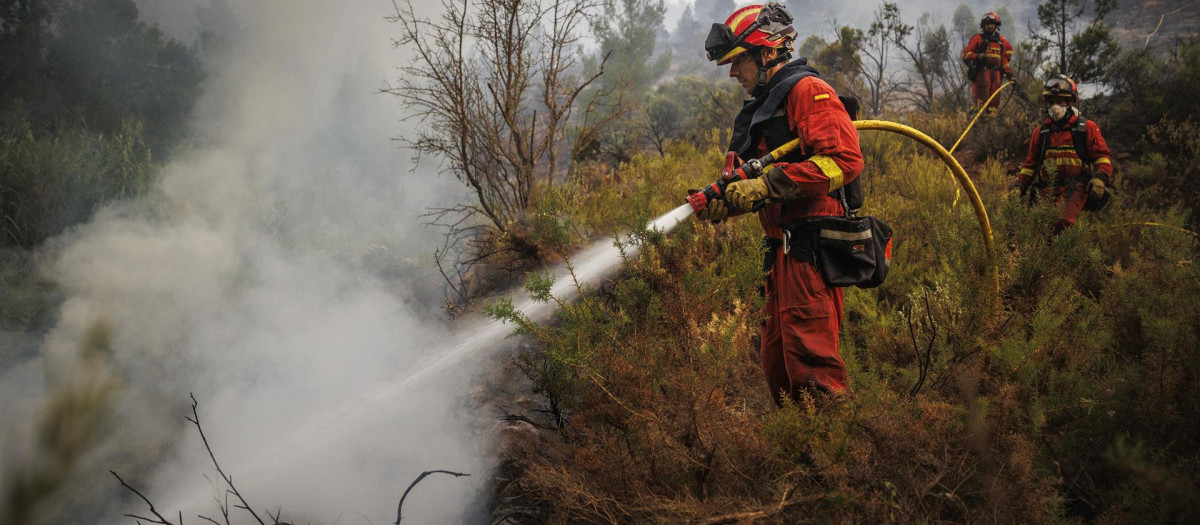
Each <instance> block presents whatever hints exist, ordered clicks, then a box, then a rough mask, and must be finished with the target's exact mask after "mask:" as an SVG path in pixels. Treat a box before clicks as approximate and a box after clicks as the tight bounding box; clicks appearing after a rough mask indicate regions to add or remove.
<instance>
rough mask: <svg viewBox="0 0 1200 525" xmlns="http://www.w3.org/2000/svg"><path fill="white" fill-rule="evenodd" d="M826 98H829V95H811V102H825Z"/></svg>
mask: <svg viewBox="0 0 1200 525" xmlns="http://www.w3.org/2000/svg"><path fill="white" fill-rule="evenodd" d="M827 98H829V93H821V94H820V95H813V102H816V101H818V100H825V99H827Z"/></svg>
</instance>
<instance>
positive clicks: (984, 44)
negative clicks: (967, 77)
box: [962, 12, 1013, 110]
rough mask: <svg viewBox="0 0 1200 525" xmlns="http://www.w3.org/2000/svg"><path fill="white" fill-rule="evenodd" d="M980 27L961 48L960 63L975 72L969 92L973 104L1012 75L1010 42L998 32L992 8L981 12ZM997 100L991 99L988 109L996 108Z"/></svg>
mask: <svg viewBox="0 0 1200 525" xmlns="http://www.w3.org/2000/svg"><path fill="white" fill-rule="evenodd" d="M979 28H980V31H979V33H978V34H976V35H975V36H973V37H971V41H970V42H967V47H964V48H963V52H962V58H963V63H965V64H966V65H967V67H968V71H972V72H973V74H974V75H975V80H973V81H972V82H971V93H972V94H973V95H974V96H975V105H976V106H980V105H982V104H983V103H984V102H986V101H987V99H988V97H991V96H992V93H995V92H996V90H997V89H1000V85H1001V84H1002V80H1003V79H1004V78H1011V77H1012V69H1010V68H1009V65H1008V61H1009V60H1010V59H1012V54H1013V47H1012V44H1009V43H1008V39H1007V38H1004V35H1001V34H1000V30H999V29H1000V16H999V15H997V14H996V13H995V12H990V13H988V14H986V15H983V19H982V20H980V21H979ZM998 104H999V101H997V100H992V103H991V104H989V105H988V109H989V110H996V108H997V107H998Z"/></svg>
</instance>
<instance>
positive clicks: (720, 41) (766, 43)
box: [704, 2, 796, 66]
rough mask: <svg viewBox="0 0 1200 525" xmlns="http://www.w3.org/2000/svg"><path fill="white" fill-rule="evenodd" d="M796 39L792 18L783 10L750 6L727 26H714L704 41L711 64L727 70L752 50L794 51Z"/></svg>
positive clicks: (768, 6)
mask: <svg viewBox="0 0 1200 525" xmlns="http://www.w3.org/2000/svg"><path fill="white" fill-rule="evenodd" d="M795 38H796V29H795V28H793V27H792V15H791V14H790V13H788V12H787V10H786V9H784V8H783V6H781V5H779V4H777V3H774V2H770V3H767V4H766V5H748V6H746V7H743V8H741V9H738V10H737V11H734V12H733V14H732V15H729V18H728V19H726V20H725V23H724V24H713V25H712V29H711V30H710V31H709V33H708V38H707V39H705V41H704V50H705V51H706V52H707V53H708V59H709V60H716V61H717V65H719V66H723V65H725V64H728V63H729V61H731V60H733V57H735V56H738V55H740V54H742V53H745V52H746V51H748V50H751V49H755V48H759V47H776V48H777V47H785V46H787V47H788V48H789V49H790V45H791V42H792V40H793V39H795Z"/></svg>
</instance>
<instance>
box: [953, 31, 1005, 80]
mask: <svg viewBox="0 0 1200 525" xmlns="http://www.w3.org/2000/svg"><path fill="white" fill-rule="evenodd" d="M996 37H997V38H996V39H997V40H998V42H988V43H987V46H986V47H984V48H983V52H982V53H980V52H979V48H980V47H982V44H983V38H984V35H983V33H976V34H975V36H973V37H971V41H970V42H967V46H966V47H964V48H963V52H962V58H963V63H965V64H967V65H971V63H972V62H974V61H975V59H976V58H978V59H980V62H981V63H982V65H983V67H984V68H985V69H993V70H996V71H1002V72H1004V73H1011V72H1012V70H1011V69H1009V66H1008V61H1009V60H1010V59H1012V55H1013V47H1012V44H1010V43H1008V39H1007V38H1004V35H1002V34H1000V33H998V32H997V33H996Z"/></svg>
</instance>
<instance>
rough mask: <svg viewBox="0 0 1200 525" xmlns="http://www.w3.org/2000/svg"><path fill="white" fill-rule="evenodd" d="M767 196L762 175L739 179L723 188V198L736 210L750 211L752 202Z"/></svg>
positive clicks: (765, 182) (765, 184)
mask: <svg viewBox="0 0 1200 525" xmlns="http://www.w3.org/2000/svg"><path fill="white" fill-rule="evenodd" d="M765 198H767V181H766V179H764V178H762V177H758V178H754V179H747V180H739V181H737V182H733V183H730V184H729V186H727V187H726V188H725V200H726V201H727V202H729V206H730V207H732V208H733V209H735V210H738V211H752V210H754V204H755V203H757V202H758V201H761V200H763V199H765Z"/></svg>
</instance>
